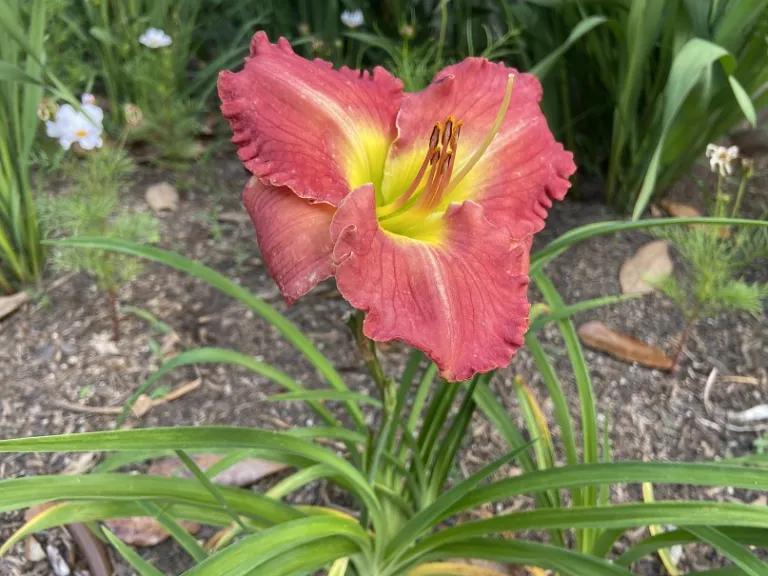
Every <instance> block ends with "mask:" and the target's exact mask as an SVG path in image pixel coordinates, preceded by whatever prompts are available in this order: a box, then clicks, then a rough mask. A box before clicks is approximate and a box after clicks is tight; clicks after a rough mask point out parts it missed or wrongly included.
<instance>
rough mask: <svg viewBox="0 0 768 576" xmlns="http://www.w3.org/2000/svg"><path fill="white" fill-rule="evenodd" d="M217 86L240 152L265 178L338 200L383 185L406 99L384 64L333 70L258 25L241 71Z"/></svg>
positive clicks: (300, 192)
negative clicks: (397, 119) (399, 113)
mask: <svg viewBox="0 0 768 576" xmlns="http://www.w3.org/2000/svg"><path fill="white" fill-rule="evenodd" d="M218 87H219V96H220V97H221V101H222V106H221V110H222V113H223V114H224V116H225V117H226V118H227V119H228V120H229V121H230V123H231V125H232V129H233V131H234V137H233V139H232V141H233V142H234V143H235V144H237V145H238V147H239V151H238V154H239V155H240V159H241V160H242V161H243V162H244V164H245V166H246V168H248V170H250V171H251V172H252V173H253V174H255V175H256V176H258V177H259V178H261V180H262V181H263V182H265V183H267V184H270V185H272V186H287V187H289V188H290V189H291V190H293V191H294V192H295V193H296V194H298V195H299V196H301V197H303V198H311V199H313V200H315V201H319V202H327V203H330V204H333V205H337V204H338V202H339V201H341V199H342V198H344V196H346V195H347V194H348V193H349V191H350V189H353V188H356V187H357V186H359V185H361V184H364V183H367V182H374V183H376V184H377V185H380V182H381V178H382V173H383V169H384V162H385V160H386V154H387V150H388V149H389V145H390V143H391V142H392V140H393V139H394V136H395V134H396V129H395V117H396V114H397V110H398V109H399V107H400V103H401V101H402V82H401V81H400V80H398V79H396V78H394V77H392V76H391V75H390V74H389V73H388V72H387V71H386V70H384V69H383V68H376V69H375V70H374V71H373V74H369V73H368V72H359V71H356V70H350V69H348V68H342V69H341V70H334V69H333V67H332V65H331V64H330V63H328V62H323V61H322V60H315V61H310V60H306V59H304V58H301V57H300V56H297V55H296V54H295V53H294V52H293V49H292V48H291V45H290V43H289V42H288V41H287V40H286V39H285V38H280V40H279V41H278V42H277V44H271V43H270V42H269V39H268V38H267V35H266V34H265V33H264V32H258V33H257V34H256V35H255V36H254V38H253V41H252V42H251V54H250V57H249V58H246V64H245V67H244V68H243V70H241V71H240V72H237V73H232V72H228V71H225V72H222V73H221V75H220V76H219V83H218ZM377 180H378V182H377Z"/></svg>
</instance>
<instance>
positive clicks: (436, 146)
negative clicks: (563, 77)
mask: <svg viewBox="0 0 768 576" xmlns="http://www.w3.org/2000/svg"><path fill="white" fill-rule="evenodd" d="M513 82H514V76H513V75H512V74H510V75H509V78H508V80H507V87H506V91H505V93H504V98H503V100H502V102H501V106H500V107H499V110H498V112H497V114H496V119H495V120H494V122H493V125H492V126H491V128H490V130H489V131H488V133H487V134H486V137H485V139H484V140H483V141H482V143H481V144H480V146H479V147H478V148H477V149H476V150H475V152H474V153H473V154H472V156H471V157H470V158H469V160H467V161H466V162H464V163H463V164H462V165H461V167H460V168H459V169H458V172H457V174H456V175H455V176H454V175H453V170H454V165H455V163H456V154H457V150H458V143H459V136H460V134H461V127H462V126H463V125H464V123H463V122H462V121H461V120H457V119H456V118H455V117H454V116H449V117H448V118H446V119H445V121H444V122H436V123H435V125H434V127H433V128H432V133H431V134H430V136H429V144H428V149H427V153H426V155H425V157H424V160H423V161H422V163H421V166H420V167H419V170H418V172H417V173H416V177H415V178H414V179H413V181H412V182H411V184H410V186H408V188H407V189H406V190H404V191H403V192H402V193H400V194H398V195H397V197H396V198H394V199H393V200H392V201H391V202H389V203H386V204H383V205H380V206H378V207H377V208H376V217H377V218H378V220H379V224H380V226H381V227H382V228H383V229H384V230H386V231H387V232H390V233H392V234H396V235H400V236H406V237H409V238H412V239H416V240H421V241H425V242H434V243H436V242H440V240H441V239H442V237H443V224H442V221H443V219H442V215H443V213H444V212H445V209H446V208H447V207H448V206H449V205H450V203H451V202H453V201H454V200H455V199H456V198H455V197H454V196H455V192H456V189H457V186H458V185H459V184H460V183H461V182H462V180H464V178H465V177H466V176H467V175H468V174H469V173H470V171H471V170H472V168H474V167H475V165H476V164H477V163H478V162H479V161H480V158H482V156H483V154H485V152H486V151H487V150H488V147H489V146H490V145H491V142H492V141H493V139H494V137H495V136H496V134H497V133H498V131H499V129H500V128H501V124H502V122H503V121H504V116H505V115H506V113H507V110H508V109H509V103H510V100H511V98H512V84H513Z"/></svg>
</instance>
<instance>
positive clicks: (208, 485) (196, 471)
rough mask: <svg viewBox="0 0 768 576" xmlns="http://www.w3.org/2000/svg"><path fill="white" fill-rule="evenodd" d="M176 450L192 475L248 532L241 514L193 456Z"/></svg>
mask: <svg viewBox="0 0 768 576" xmlns="http://www.w3.org/2000/svg"><path fill="white" fill-rule="evenodd" d="M175 452H176V456H178V457H179V460H181V461H182V462H183V464H184V466H186V467H187V469H188V470H189V471H190V472H192V475H193V476H194V477H195V478H197V481H198V482H200V484H202V486H203V487H204V488H205V489H206V490H208V492H210V493H211V495H212V496H213V497H214V498H215V499H216V501H217V502H218V503H219V504H221V507H222V508H223V509H224V511H225V512H226V513H227V514H228V515H229V517H230V518H232V520H234V521H235V523H236V524H237V525H238V526H240V528H242V529H243V530H244V531H245V532H248V528H247V527H246V526H245V524H244V523H243V521H242V519H241V518H240V515H239V514H238V513H237V512H235V511H234V510H233V509H232V507H231V506H230V505H229V502H227V501H226V499H225V498H224V496H222V495H221V492H219V489H218V488H217V487H216V486H215V485H214V484H213V482H211V480H210V478H208V476H206V475H205V472H203V471H202V470H201V469H200V467H199V466H198V465H197V463H196V462H195V461H194V460H192V458H190V457H189V456H188V455H187V453H186V452H184V451H183V450H176V451H175Z"/></svg>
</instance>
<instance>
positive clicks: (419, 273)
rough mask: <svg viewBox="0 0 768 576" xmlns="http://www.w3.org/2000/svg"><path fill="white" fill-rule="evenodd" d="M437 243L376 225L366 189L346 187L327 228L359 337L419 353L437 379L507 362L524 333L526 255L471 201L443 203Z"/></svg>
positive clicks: (458, 377) (462, 376) (455, 377)
mask: <svg viewBox="0 0 768 576" xmlns="http://www.w3.org/2000/svg"><path fill="white" fill-rule="evenodd" d="M444 220H445V221H444V230H443V232H444V234H443V239H442V240H441V241H440V242H439V243H426V242H419V241H415V240H412V239H410V238H407V237H404V236H397V235H394V234H390V233H388V232H385V231H383V230H382V229H381V227H380V226H379V224H378V221H377V220H376V210H375V195H374V191H373V189H372V187H371V186H363V187H361V188H358V189H357V190H355V191H353V192H352V193H351V194H350V195H349V196H347V198H345V199H344V201H343V202H342V203H341V205H340V206H339V209H338V211H337V212H336V214H335V216H334V217H333V222H332V224H331V237H332V239H333V241H334V243H335V246H334V250H333V261H334V263H335V265H336V281H337V285H338V288H339V291H340V292H341V293H342V295H343V296H344V298H346V299H347V300H348V301H349V302H350V303H351V304H352V305H353V306H354V307H355V308H358V309H360V310H363V311H366V312H367V315H366V319H365V323H364V325H363V331H364V332H365V334H366V336H368V337H369V338H371V339H373V340H376V341H387V340H403V341H405V342H406V343H408V344H410V345H411V346H414V347H416V348H418V349H420V350H422V351H423V352H424V353H426V354H427V355H428V356H429V357H430V358H431V359H432V360H433V361H434V362H435V363H436V364H437V366H438V367H439V368H440V373H441V376H442V377H443V378H445V379H446V380H450V381H460V380H466V379H468V378H470V377H472V375H473V374H475V373H478V372H487V371H488V370H492V369H494V368H499V367H502V366H506V365H507V364H509V362H510V360H511V358H512V356H513V355H514V353H515V351H516V350H517V349H518V348H519V347H520V346H521V345H522V342H523V335H524V334H525V331H526V330H527V328H528V310H529V304H528V300H527V298H526V289H527V286H528V277H527V275H526V274H527V267H526V262H527V259H526V258H525V251H524V250H523V248H522V247H521V246H520V245H519V244H517V243H512V244H511V243H510V240H509V236H508V234H507V231H506V230H505V229H504V228H500V227H498V226H494V225H493V224H491V223H490V222H489V221H488V220H487V219H486V218H485V217H484V215H483V208H482V207H481V206H479V205H478V204H475V203H474V202H465V203H464V204H461V205H453V206H451V207H450V208H449V209H448V211H447V212H446V214H445V215H444Z"/></svg>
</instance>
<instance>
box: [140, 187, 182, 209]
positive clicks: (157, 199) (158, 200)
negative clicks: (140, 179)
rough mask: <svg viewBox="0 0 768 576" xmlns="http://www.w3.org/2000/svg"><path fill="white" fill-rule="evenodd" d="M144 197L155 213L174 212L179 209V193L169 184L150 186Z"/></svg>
mask: <svg viewBox="0 0 768 576" xmlns="http://www.w3.org/2000/svg"><path fill="white" fill-rule="evenodd" d="M144 197H145V198H146V200H147V204H149V207H150V208H152V210H154V211H155V212H165V211H169V212H175V211H176V210H177V209H178V207H179V193H178V191H177V190H176V187H175V186H174V185H173V184H171V183H170V182H158V183H157V184H152V185H151V186H149V187H148V188H147V192H146V194H145V196H144Z"/></svg>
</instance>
